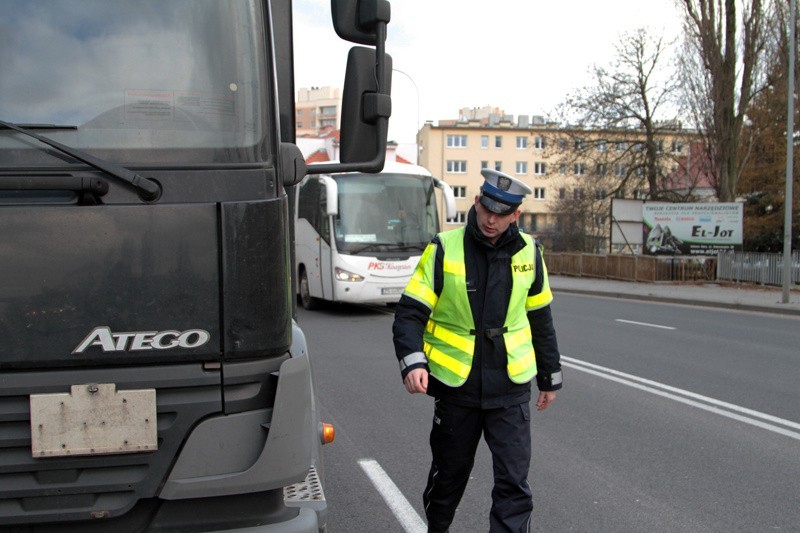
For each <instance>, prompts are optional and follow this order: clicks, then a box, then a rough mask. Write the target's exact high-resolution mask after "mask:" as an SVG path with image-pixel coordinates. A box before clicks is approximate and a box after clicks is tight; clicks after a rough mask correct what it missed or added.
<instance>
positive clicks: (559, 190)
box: [558, 187, 567, 200]
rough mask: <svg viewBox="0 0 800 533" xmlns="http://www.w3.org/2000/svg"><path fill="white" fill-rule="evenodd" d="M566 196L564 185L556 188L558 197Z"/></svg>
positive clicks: (561, 198)
mask: <svg viewBox="0 0 800 533" xmlns="http://www.w3.org/2000/svg"><path fill="white" fill-rule="evenodd" d="M566 197H567V189H565V188H564V187H561V188H560V189H558V199H559V200H563V199H564V198H566Z"/></svg>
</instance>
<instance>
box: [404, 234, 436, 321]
mask: <svg viewBox="0 0 800 533" xmlns="http://www.w3.org/2000/svg"><path fill="white" fill-rule="evenodd" d="M435 262H436V245H434V244H433V243H430V244H428V246H426V247H425V251H424V252H422V255H421V256H420V258H419V263H417V268H415V269H414V274H412V275H411V281H409V282H408V285H406V289H405V291H403V294H405V295H406V296H410V297H411V298H414V299H415V300H417V301H418V302H421V303H422V304H424V305H425V306H426V307H428V309H433V308H434V307H436V302H437V301H438V300H439V297H438V296H436V293H435V292H434V291H433V268H434V264H435Z"/></svg>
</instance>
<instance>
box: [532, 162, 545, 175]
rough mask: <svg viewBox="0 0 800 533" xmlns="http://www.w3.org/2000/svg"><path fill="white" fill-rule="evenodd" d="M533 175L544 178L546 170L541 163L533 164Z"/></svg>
mask: <svg viewBox="0 0 800 533" xmlns="http://www.w3.org/2000/svg"><path fill="white" fill-rule="evenodd" d="M533 173H534V174H536V175H537V176H544V175H545V174H547V169H546V168H545V164H544V163H541V162H537V163H534V164H533Z"/></svg>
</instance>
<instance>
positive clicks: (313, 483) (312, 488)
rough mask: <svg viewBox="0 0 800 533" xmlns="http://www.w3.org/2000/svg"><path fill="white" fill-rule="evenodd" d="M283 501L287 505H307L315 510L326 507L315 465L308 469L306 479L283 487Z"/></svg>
mask: <svg viewBox="0 0 800 533" xmlns="http://www.w3.org/2000/svg"><path fill="white" fill-rule="evenodd" d="M283 503H284V505H286V506H287V507H308V508H310V509H314V510H315V511H318V510H322V509H325V508H326V506H327V503H326V502H325V493H324V491H323V490H322V482H321V481H320V479H319V475H318V474H317V468H316V467H315V466H313V465H312V466H311V468H309V469H308V474H307V475H306V479H304V480H303V481H300V482H298V483H295V484H293V485H288V486H286V487H284V488H283Z"/></svg>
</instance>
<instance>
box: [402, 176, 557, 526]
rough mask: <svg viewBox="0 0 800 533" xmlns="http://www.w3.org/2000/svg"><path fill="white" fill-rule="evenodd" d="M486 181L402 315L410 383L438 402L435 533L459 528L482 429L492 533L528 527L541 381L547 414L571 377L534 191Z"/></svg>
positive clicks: (433, 248) (418, 278)
mask: <svg viewBox="0 0 800 533" xmlns="http://www.w3.org/2000/svg"><path fill="white" fill-rule="evenodd" d="M481 174H482V175H483V177H484V183H483V186H482V187H481V191H480V194H479V195H478V196H476V197H475V202H474V206H473V207H472V208H471V209H470V211H469V215H468V220H467V225H466V226H465V227H461V228H458V229H455V230H451V231H446V232H443V233H440V234H438V235H436V236H435V237H434V238H433V240H432V241H431V243H430V244H428V246H427V248H426V249H425V251H424V252H423V254H422V257H421V259H420V261H419V264H418V265H417V268H416V270H415V271H414V275H413V277H412V279H411V281H410V282H409V284H408V286H407V287H406V289H405V292H404V293H403V296H402V297H401V299H400V301H399V303H398V304H397V307H396V309H395V320H394V325H393V333H394V346H395V352H396V355H397V358H398V360H399V362H400V371H401V374H402V377H403V383H404V385H405V387H406V389H407V390H408V392H410V393H420V392H422V393H427V394H428V395H430V396H433V397H434V398H435V401H434V415H433V428H432V429H431V434H430V446H431V452H432V456H433V460H432V462H431V467H430V472H429V474H428V483H427V487H426V488H425V491H424V493H423V503H424V506H425V514H426V516H427V519H428V528H429V529H428V531H447V529H448V527H449V526H450V523H451V522H452V520H453V516H454V515H455V510H456V507H457V506H458V503H459V501H460V500H461V496H462V495H463V493H464V489H465V488H466V485H467V481H468V479H469V474H470V471H471V470H472V465H473V462H474V457H475V450H476V448H477V446H478V443H479V441H480V438H481V434H483V436H484V439H485V440H486V444H487V445H488V447H489V450H490V451H491V453H492V461H493V465H494V490H493V491H492V509H491V513H490V517H489V527H490V531H491V532H500V531H513V532H522V531H529V529H530V517H531V511H532V509H533V503H532V499H531V489H530V485H529V484H528V479H527V478H528V469H529V467H530V458H531V431H530V404H529V402H530V399H531V380H532V379H533V378H534V377H536V381H537V385H538V389H539V395H538V399H537V400H536V407H537V409H538V410H540V411H541V410H543V409H546V408H547V407H549V406H550V404H551V403H552V402H553V401H554V400H555V397H556V392H555V391H556V390H558V389H560V388H561V382H562V379H561V364H560V356H559V352H558V344H557V340H556V334H555V330H554V328H553V321H552V317H551V313H550V302H551V301H552V299H553V296H552V294H551V292H550V286H549V282H548V279H547V269H546V267H545V264H544V261H543V259H542V249H541V247H540V246H539V245H538V244H537V243H536V242H535V241H534V240H533V239H532V238H531V237H530V236H529V235H526V234H524V233H521V232H520V231H519V229H518V227H517V224H516V222H517V219H518V218H519V213H520V212H519V206H520V204H521V203H522V200H523V199H524V198H525V195H527V194H530V193H531V190H530V188H529V187H528V186H527V185H525V184H524V183H522V182H520V181H518V180H516V179H514V178H512V177H511V176H508V175H506V174H503V173H502V172H498V171H495V170H489V169H484V170H482V171H481Z"/></svg>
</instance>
